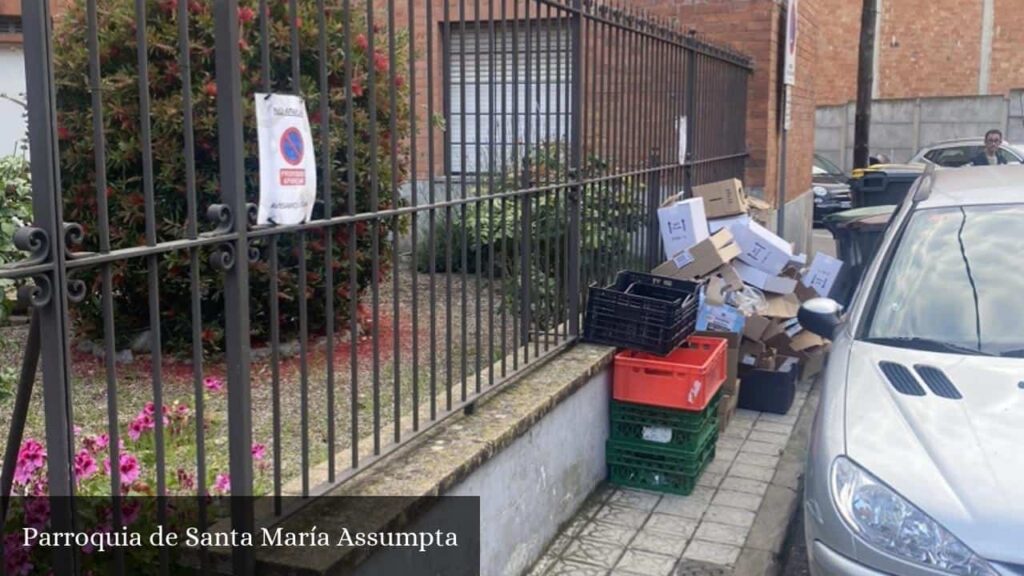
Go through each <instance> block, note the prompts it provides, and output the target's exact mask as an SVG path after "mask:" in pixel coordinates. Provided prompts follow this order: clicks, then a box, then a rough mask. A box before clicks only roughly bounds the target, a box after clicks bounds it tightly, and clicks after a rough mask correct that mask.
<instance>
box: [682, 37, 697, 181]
mask: <svg viewBox="0 0 1024 576" xmlns="http://www.w3.org/2000/svg"><path fill="white" fill-rule="evenodd" d="M690 38H691V41H692V36H691V37H690ZM696 84H697V52H696V50H694V49H693V47H692V44H691V47H690V48H689V49H687V52H686V94H685V103H686V118H687V120H686V168H685V170H683V188H684V189H685V190H686V193H687V194H693V160H694V158H695V156H694V150H695V149H696V147H697V146H696V144H697V143H696V142H694V136H696V134H697V132H696V130H695V128H696V126H697V116H696V113H697V108H696V105H695V104H696Z"/></svg>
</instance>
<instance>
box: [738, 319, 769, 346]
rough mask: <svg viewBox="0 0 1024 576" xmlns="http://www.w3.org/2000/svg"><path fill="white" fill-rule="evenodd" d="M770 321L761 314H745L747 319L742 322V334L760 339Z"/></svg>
mask: <svg viewBox="0 0 1024 576" xmlns="http://www.w3.org/2000/svg"><path fill="white" fill-rule="evenodd" d="M771 323H772V321H771V320H769V319H768V318H765V317H764V316H761V315H760V314H753V315H751V316H747V321H746V322H745V323H744V324H743V336H745V337H746V338H750V339H751V340H757V341H760V340H761V338H763V337H764V333H765V330H767V329H768V326H770V325H771Z"/></svg>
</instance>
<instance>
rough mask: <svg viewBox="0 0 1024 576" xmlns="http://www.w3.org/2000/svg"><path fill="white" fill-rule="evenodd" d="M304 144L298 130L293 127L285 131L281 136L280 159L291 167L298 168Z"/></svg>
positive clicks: (303, 153)
mask: <svg viewBox="0 0 1024 576" xmlns="http://www.w3.org/2000/svg"><path fill="white" fill-rule="evenodd" d="M304 148H305V144H304V142H303V139H302V133H301V132H299V129H298V128H295V127H294V126H293V127H291V128H289V129H287V130H285V131H284V134H281V142H280V149H281V157H282V158H284V161H285V162H287V163H289V164H291V165H292V166H298V165H299V164H301V163H302V158H303V156H305V150H304Z"/></svg>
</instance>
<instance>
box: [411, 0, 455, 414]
mask: <svg viewBox="0 0 1024 576" xmlns="http://www.w3.org/2000/svg"><path fill="white" fill-rule="evenodd" d="M410 1H411V2H413V3H415V0H410ZM446 4H447V2H446ZM426 5H427V15H426V22H425V25H424V26H425V27H426V29H427V179H428V180H427V195H428V197H429V198H430V204H431V205H433V204H434V202H436V201H437V198H436V190H435V188H434V161H435V159H434V10H433V2H426ZM415 37H416V35H415V34H412V35H411V38H412V39H413V41H414V39H415ZM413 60H414V58H412V56H410V57H409V64H410V65H412V64H413ZM410 85H412V86H415V84H414V83H412V82H411V81H410ZM412 92H415V89H413V90H412ZM412 113H413V114H414V115H415V112H412ZM446 132H447V131H446ZM414 134H415V132H414ZM413 138H414V139H415V136H413ZM427 226H428V236H429V240H428V243H429V246H430V248H429V252H430V262H429V266H430V304H431V305H430V420H431V421H434V420H435V419H437V306H435V305H434V303H435V302H437V286H436V284H437V282H436V278H437V274H435V272H436V271H437V242H435V241H434V240H435V238H436V236H435V234H436V233H437V209H435V208H431V209H430V221H429V223H428V224H427Z"/></svg>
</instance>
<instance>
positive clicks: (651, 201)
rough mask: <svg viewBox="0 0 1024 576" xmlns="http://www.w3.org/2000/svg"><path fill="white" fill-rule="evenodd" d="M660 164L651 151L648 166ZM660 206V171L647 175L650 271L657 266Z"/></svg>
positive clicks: (654, 153)
mask: <svg viewBox="0 0 1024 576" xmlns="http://www.w3.org/2000/svg"><path fill="white" fill-rule="evenodd" d="M660 163H661V158H659V155H658V150H657V149H654V150H652V151H651V159H650V166H651V168H656V167H657V166H658V165H659V164H660ZM660 205H661V171H652V172H651V173H650V174H648V175H647V269H648V270H652V269H653V268H654V267H655V266H657V265H658V263H659V261H660V260H661V258H660V251H659V250H658V249H659V248H660V246H659V245H658V241H659V240H660V239H661V235H660V234H659V233H658V206H660Z"/></svg>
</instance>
